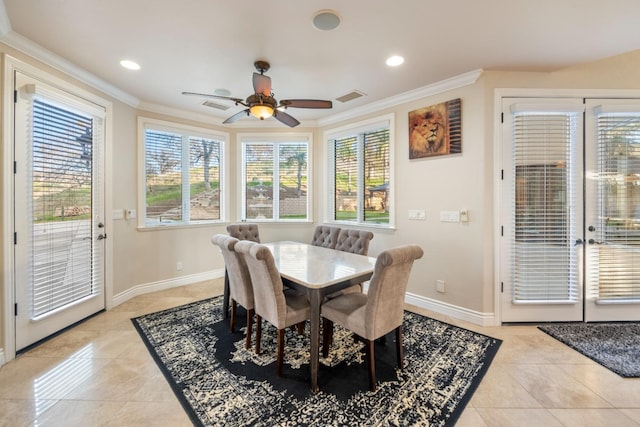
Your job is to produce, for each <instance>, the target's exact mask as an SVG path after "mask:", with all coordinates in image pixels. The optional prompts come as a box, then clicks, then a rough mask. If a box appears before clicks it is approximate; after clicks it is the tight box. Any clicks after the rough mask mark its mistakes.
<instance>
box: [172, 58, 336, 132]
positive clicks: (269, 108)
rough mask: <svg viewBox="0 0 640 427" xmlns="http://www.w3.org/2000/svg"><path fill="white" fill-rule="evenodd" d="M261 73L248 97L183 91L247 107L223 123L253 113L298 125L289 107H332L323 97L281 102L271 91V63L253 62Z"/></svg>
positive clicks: (256, 115) (290, 124) (258, 116)
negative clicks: (268, 74) (267, 74)
mask: <svg viewBox="0 0 640 427" xmlns="http://www.w3.org/2000/svg"><path fill="white" fill-rule="evenodd" d="M253 65H254V66H255V67H256V70H258V71H259V72H260V73H259V74H258V73H256V72H254V73H253V90H254V92H255V93H254V94H253V95H249V97H247V99H241V98H233V97H231V96H222V95H213V94H207V93H196V92H182V94H183V95H194V96H204V97H207V98H216V99H226V100H228V101H233V102H235V104H236V105H243V106H245V107H247V108H246V109H245V110H242V111H240V112H238V113H236V114H234V115H233V116H231V117H229V118H228V119H226V120H225V121H224V122H222V123H225V124H227V123H233V122H235V121H236V120H238V119H240V118H241V117H245V116H249V115H253V116H255V117H257V118H259V119H260V120H264V119H266V118H269V117H271V116H273V117H275V118H276V120H278V121H280V122H281V123H284V124H285V125H287V126H289V127H294V126H298V125H299V124H300V122H299V121H298V120H296V119H295V118H294V117H292V116H290V115H289V114H287V113H285V112H284V110H286V109H287V108H332V107H333V104H332V102H331V101H324V100H321V99H283V100H281V101H280V102H279V103H278V101H277V100H276V99H275V98H274V97H273V92H271V77H269V76H265V75H264V73H265V71H267V70H269V68H270V65H269V63H268V62H266V61H256V62H254V64H253Z"/></svg>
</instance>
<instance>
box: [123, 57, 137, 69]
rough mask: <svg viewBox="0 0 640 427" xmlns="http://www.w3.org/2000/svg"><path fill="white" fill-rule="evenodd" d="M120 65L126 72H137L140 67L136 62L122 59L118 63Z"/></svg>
mask: <svg viewBox="0 0 640 427" xmlns="http://www.w3.org/2000/svg"><path fill="white" fill-rule="evenodd" d="M120 65H122V66H123V67H124V68H126V69H127V70H139V69H140V65H138V64H137V63H136V62H133V61H130V60H128V59H123V60H122V61H120Z"/></svg>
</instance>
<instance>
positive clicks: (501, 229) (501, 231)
mask: <svg viewBox="0 0 640 427" xmlns="http://www.w3.org/2000/svg"><path fill="white" fill-rule="evenodd" d="M500 235H501V236H504V225H501V226H500Z"/></svg>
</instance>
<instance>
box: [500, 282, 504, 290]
mask: <svg viewBox="0 0 640 427" xmlns="http://www.w3.org/2000/svg"><path fill="white" fill-rule="evenodd" d="M500 292H504V282H500Z"/></svg>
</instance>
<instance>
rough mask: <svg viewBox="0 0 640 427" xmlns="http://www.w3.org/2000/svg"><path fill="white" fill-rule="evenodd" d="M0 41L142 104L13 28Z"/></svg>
mask: <svg viewBox="0 0 640 427" xmlns="http://www.w3.org/2000/svg"><path fill="white" fill-rule="evenodd" d="M2 5H3V6H4V2H3V3H2ZM0 9H1V8H0ZM4 12H5V16H4V19H3V18H2V11H0V32H1V31H2V30H3V24H4V23H3V21H4V20H6V11H4ZM0 34H1V33H0ZM0 41H2V42H3V43H4V44H6V45H7V46H9V47H11V48H13V49H16V50H18V51H20V52H22V53H24V54H25V55H28V56H30V57H32V58H34V59H35V60H37V61H40V62H42V63H44V64H46V65H48V66H50V67H53V68H55V69H56V70H59V71H62V72H63V73H65V74H67V75H69V76H71V77H73V78H75V79H77V80H79V81H81V82H83V83H85V84H87V85H89V86H91V87H93V88H95V89H97V90H99V91H101V92H103V93H105V94H106V95H109V96H111V97H113V98H115V99H117V100H119V101H122V102H124V103H125V104H127V105H130V106H131V107H135V108H137V107H138V105H140V100H138V98H136V97H135V96H132V95H130V94H128V93H126V92H125V91H123V90H121V89H118V88H117V87H115V86H113V85H112V84H109V83H107V82H106V81H104V80H102V79H100V78H99V77H96V76H95V75H94V74H92V73H90V72H88V71H87V70H85V69H83V68H80V67H78V66H77V65H74V64H72V63H71V62H69V61H68V60H66V59H64V58H63V57H61V56H59V55H56V54H55V53H53V52H51V51H49V50H47V49H45V48H43V47H42V46H40V45H38V44H36V43H34V42H32V41H31V40H29V39H28V38H26V37H24V36H21V35H20V34H18V33H16V32H15V31H13V30H10V31H9V32H7V33H5V34H2V36H1V38H0Z"/></svg>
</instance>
